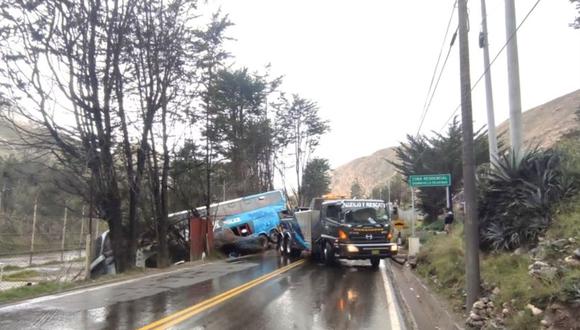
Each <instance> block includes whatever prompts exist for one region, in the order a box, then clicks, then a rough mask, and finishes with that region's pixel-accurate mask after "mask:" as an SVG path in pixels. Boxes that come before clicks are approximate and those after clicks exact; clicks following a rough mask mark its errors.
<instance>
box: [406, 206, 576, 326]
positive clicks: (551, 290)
mask: <svg viewBox="0 0 580 330" xmlns="http://www.w3.org/2000/svg"><path fill="white" fill-rule="evenodd" d="M462 235H463V228H462V227H461V226H460V225H459V226H456V227H455V228H454V231H453V233H452V234H451V235H438V236H432V237H430V238H429V239H428V241H427V242H426V244H425V245H424V246H423V247H422V250H421V252H420V254H419V256H418V260H417V261H418V263H417V273H418V274H419V275H420V276H422V277H423V278H425V279H426V282H427V283H428V284H429V285H430V286H431V287H432V288H434V289H435V291H437V292H439V293H440V294H441V295H443V296H444V297H446V298H447V299H448V300H449V302H450V304H451V305H452V306H453V309H454V310H455V311H457V312H461V313H463V314H464V315H466V313H467V312H468V311H467V312H466V311H465V309H464V307H463V305H464V299H465V298H464V287H465V278H464V277H465V264H464V242H463V238H462ZM568 238H572V241H575V242H576V243H575V244H570V246H569V247H568V248H566V249H558V248H554V247H552V246H551V245H546V246H545V248H544V251H545V252H544V257H543V261H544V262H546V263H548V264H549V265H551V266H555V267H557V268H558V272H557V275H556V277H555V278H554V279H553V280H546V279H539V278H537V277H533V276H530V274H529V273H528V272H529V268H528V267H529V265H530V264H532V263H534V260H533V259H532V257H531V255H530V254H529V253H526V252H523V253H518V254H516V253H510V252H496V253H490V254H482V255H481V260H480V264H481V279H482V287H483V289H484V293H485V294H487V295H489V294H491V292H492V291H493V290H494V289H496V290H495V294H494V295H493V301H494V304H495V306H496V311H495V312H496V313H500V314H501V312H502V306H505V305H509V308H510V310H513V311H514V312H512V313H509V314H507V315H506V317H505V321H506V326H507V327H508V328H509V329H536V328H540V321H541V320H542V318H543V317H544V315H545V313H544V314H543V315H539V316H533V315H532V313H531V312H530V311H529V310H528V309H527V308H526V306H527V305H528V304H532V305H534V306H536V307H538V308H540V309H542V310H546V308H548V307H549V306H551V305H553V304H555V303H557V304H563V305H565V306H569V305H571V304H572V303H573V302H580V267H574V266H570V265H568V264H566V263H565V262H563V259H564V258H565V257H567V256H569V255H570V253H571V251H573V250H574V249H576V248H578V245H579V244H578V242H580V198H577V199H576V200H574V201H572V202H570V203H567V204H566V205H564V206H562V207H561V208H560V210H559V212H558V215H557V217H556V219H555V220H554V223H553V225H552V226H551V227H550V228H549V229H548V231H547V232H546V234H545V241H547V242H550V241H556V240H559V239H560V240H561V239H568Z"/></svg>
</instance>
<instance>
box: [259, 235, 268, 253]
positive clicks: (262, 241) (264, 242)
mask: <svg viewBox="0 0 580 330" xmlns="http://www.w3.org/2000/svg"><path fill="white" fill-rule="evenodd" d="M258 239H259V240H260V247H261V248H262V251H266V250H268V247H269V240H268V236H266V235H260V237H258Z"/></svg>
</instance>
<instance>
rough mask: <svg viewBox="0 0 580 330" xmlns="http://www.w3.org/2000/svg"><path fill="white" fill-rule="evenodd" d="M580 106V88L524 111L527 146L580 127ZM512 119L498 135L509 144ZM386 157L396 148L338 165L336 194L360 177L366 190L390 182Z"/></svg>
mask: <svg viewBox="0 0 580 330" xmlns="http://www.w3.org/2000/svg"><path fill="white" fill-rule="evenodd" d="M578 109H580V90H577V91H575V92H572V93H570V94H566V95H564V96H561V97H559V98H557V99H554V100H552V101H550V102H548V103H546V104H543V105H540V106H538V107H535V108H533V109H530V110H528V111H526V112H524V113H523V118H522V120H523V127H524V132H523V138H524V143H525V144H526V145H528V146H535V145H539V146H541V147H550V146H552V145H554V143H556V142H557V141H558V139H559V138H560V137H561V136H562V135H564V134H565V133H566V132H569V131H570V130H572V129H574V128H578V127H580V124H579V123H578V121H577V120H576V115H575V112H576V111H577V110H578ZM508 129H509V121H508V120H506V121H504V122H503V123H501V124H500V125H499V126H498V128H497V131H498V135H500V138H501V139H502V140H503V141H504V142H505V143H506V145H507V144H509V133H508ZM385 159H389V160H393V159H395V151H394V147H389V148H386V149H381V150H379V151H377V152H375V153H374V154H372V155H370V156H366V157H361V158H357V159H355V160H353V161H350V162H349V163H347V164H345V165H342V166H339V167H337V168H336V169H335V170H334V171H333V173H332V183H331V189H332V192H333V193H336V194H342V195H347V196H348V195H350V187H351V185H352V183H353V182H354V181H355V179H357V178H358V180H359V182H360V184H361V186H362V188H363V189H364V191H365V193H367V194H368V193H370V192H371V190H372V189H373V188H374V187H376V186H379V185H383V184H385V183H386V182H387V179H388V178H389V177H390V176H391V175H392V174H393V171H394V169H393V166H391V165H390V164H389V163H387V162H386V160H385Z"/></svg>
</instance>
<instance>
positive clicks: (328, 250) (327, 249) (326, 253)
mask: <svg viewBox="0 0 580 330" xmlns="http://www.w3.org/2000/svg"><path fill="white" fill-rule="evenodd" d="M322 255H323V258H324V260H323V261H324V264H326V265H332V264H334V248H333V247H332V244H330V242H328V241H326V242H324V245H323V248H322Z"/></svg>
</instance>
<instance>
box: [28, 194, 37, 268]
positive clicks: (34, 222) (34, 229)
mask: <svg viewBox="0 0 580 330" xmlns="http://www.w3.org/2000/svg"><path fill="white" fill-rule="evenodd" d="M37 208H38V193H36V198H35V199H34V213H33V214H32V236H31V237H30V259H28V266H32V255H33V254H34V236H35V235H36V210H37Z"/></svg>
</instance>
